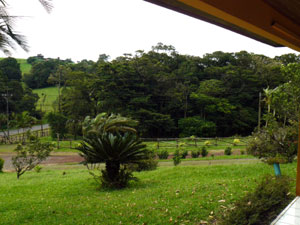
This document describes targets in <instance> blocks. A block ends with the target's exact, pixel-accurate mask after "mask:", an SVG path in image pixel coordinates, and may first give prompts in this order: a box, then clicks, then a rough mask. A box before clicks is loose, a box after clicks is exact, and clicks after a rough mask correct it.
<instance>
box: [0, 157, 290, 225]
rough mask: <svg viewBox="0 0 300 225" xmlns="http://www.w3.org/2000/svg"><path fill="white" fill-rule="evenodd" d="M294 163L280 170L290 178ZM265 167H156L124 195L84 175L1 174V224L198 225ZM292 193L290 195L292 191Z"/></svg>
mask: <svg viewBox="0 0 300 225" xmlns="http://www.w3.org/2000/svg"><path fill="white" fill-rule="evenodd" d="M295 168H296V163H293V164H289V165H282V172H283V174H288V175H290V176H292V177H295V174H296V172H295V171H296V169H295ZM264 174H273V168H272V167H271V166H268V165H266V164H262V163H260V164H248V165H228V166H178V167H160V168H159V169H158V170H156V171H150V172H141V173H137V174H136V175H137V176H138V178H139V179H140V181H139V182H138V183H132V184H131V185H130V187H129V188H126V189H124V190H114V191H108V190H99V189H97V186H96V185H95V183H94V181H93V180H92V179H91V176H90V175H89V174H88V171H87V170H85V169H72V170H66V174H65V175H63V171H62V170H51V171H50V170H48V171H46V170H42V172H41V173H35V172H28V173H25V174H24V175H23V176H22V177H21V178H20V180H17V179H16V174H15V173H3V174H0V199H1V201H0V215H1V219H0V224H5V225H6V224H200V221H201V220H203V221H208V220H209V219H213V218H214V217H215V215H219V214H221V210H222V209H223V208H224V207H229V206H230V204H232V203H233V202H234V201H235V200H237V199H238V198H239V197H241V196H243V195H244V194H245V193H246V192H248V191H251V190H253V188H254V187H255V186H256V182H257V181H258V180H259V179H260V178H261V177H262V176H263V175H264ZM292 191H293V192H294V190H292Z"/></svg>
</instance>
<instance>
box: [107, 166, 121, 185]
mask: <svg viewBox="0 0 300 225" xmlns="http://www.w3.org/2000/svg"><path fill="white" fill-rule="evenodd" d="M105 169H106V172H107V176H108V178H109V179H110V180H111V181H112V182H114V181H117V179H118V178H119V172H120V163H119V162H115V161H106V164H105Z"/></svg>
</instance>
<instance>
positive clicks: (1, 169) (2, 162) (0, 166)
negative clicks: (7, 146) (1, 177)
mask: <svg viewBox="0 0 300 225" xmlns="http://www.w3.org/2000/svg"><path fill="white" fill-rule="evenodd" d="M3 167H4V159H2V158H0V173H2V172H3Z"/></svg>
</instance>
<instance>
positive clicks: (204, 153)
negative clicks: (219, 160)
mask: <svg viewBox="0 0 300 225" xmlns="http://www.w3.org/2000/svg"><path fill="white" fill-rule="evenodd" d="M201 155H202V157H206V156H207V155H208V151H207V148H206V147H205V146H203V147H202V149H201Z"/></svg>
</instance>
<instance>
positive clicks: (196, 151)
mask: <svg viewBox="0 0 300 225" xmlns="http://www.w3.org/2000/svg"><path fill="white" fill-rule="evenodd" d="M191 154H192V158H198V157H199V155H200V151H199V150H193V151H192V152H191Z"/></svg>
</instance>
